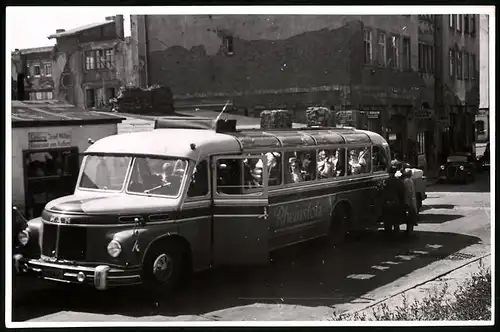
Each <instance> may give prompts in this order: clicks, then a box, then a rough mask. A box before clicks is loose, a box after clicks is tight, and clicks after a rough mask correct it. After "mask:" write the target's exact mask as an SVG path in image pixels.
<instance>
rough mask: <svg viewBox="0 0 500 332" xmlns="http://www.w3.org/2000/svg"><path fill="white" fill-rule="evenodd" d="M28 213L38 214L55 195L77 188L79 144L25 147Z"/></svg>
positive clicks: (25, 196)
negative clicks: (27, 148) (55, 146)
mask: <svg viewBox="0 0 500 332" xmlns="http://www.w3.org/2000/svg"><path fill="white" fill-rule="evenodd" d="M23 168H24V199H25V215H26V216H27V217H28V218H36V217H39V216H40V214H41V213H42V211H43V209H44V207H45V205H46V204H47V203H48V202H50V201H51V200H53V199H56V198H58V197H62V196H65V195H70V194H72V193H73V192H74V188H75V184H76V180H77V177H78V171H79V168H80V160H79V154H78V148H76V147H72V148H64V149H47V150H25V151H23Z"/></svg>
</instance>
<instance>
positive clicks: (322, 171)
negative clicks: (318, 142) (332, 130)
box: [318, 150, 334, 179]
mask: <svg viewBox="0 0 500 332" xmlns="http://www.w3.org/2000/svg"><path fill="white" fill-rule="evenodd" d="M333 176H334V166H333V163H332V162H331V161H330V158H327V155H326V151H325V150H320V151H319V152H318V179H327V178H330V177H333Z"/></svg>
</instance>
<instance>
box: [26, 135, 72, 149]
mask: <svg viewBox="0 0 500 332" xmlns="http://www.w3.org/2000/svg"><path fill="white" fill-rule="evenodd" d="M71 137H72V135H71V132H61V133H48V132H33V133H28V140H29V148H30V149H52V148H67V147H70V146H71Z"/></svg>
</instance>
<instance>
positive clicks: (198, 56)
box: [131, 15, 422, 108]
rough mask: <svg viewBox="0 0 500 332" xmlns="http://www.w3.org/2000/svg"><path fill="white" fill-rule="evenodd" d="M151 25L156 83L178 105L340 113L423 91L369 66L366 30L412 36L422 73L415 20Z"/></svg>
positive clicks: (246, 18)
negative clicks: (315, 107) (304, 107)
mask: <svg viewBox="0 0 500 332" xmlns="http://www.w3.org/2000/svg"><path fill="white" fill-rule="evenodd" d="M136 23H137V24H138V23H140V22H139V21H137V20H136V21H134V20H132V23H131V24H136ZM144 24H145V27H146V35H147V50H148V59H147V60H148V61H147V62H148V63H147V65H148V72H149V84H162V85H166V86H168V87H170V88H171V89H172V91H173V93H174V95H175V97H176V105H178V104H179V103H181V102H187V103H189V102H188V101H187V100H186V99H189V100H190V101H192V100H193V99H196V98H197V99H198V100H202V99H203V101H205V102H207V101H214V102H215V101H217V100H219V101H222V100H224V99H232V100H234V101H235V104H237V105H238V107H240V106H243V107H247V106H249V107H253V106H257V107H258V106H259V105H262V107H266V108H267V107H272V108H279V107H283V106H286V105H292V107H295V106H294V105H301V104H322V105H328V106H337V107H338V106H341V105H344V106H347V105H351V106H356V105H361V104H364V103H366V102H369V103H379V104H380V103H386V102H387V100H388V99H390V98H391V96H392V97H394V96H397V97H398V98H400V99H401V100H400V102H401V103H405V104H408V103H412V102H413V101H415V99H416V98H417V97H416V95H417V94H418V93H419V88H420V86H421V84H422V83H421V80H420V79H419V77H418V74H416V73H403V72H399V71H396V72H395V71H394V70H390V69H385V68H376V70H375V72H373V70H372V69H373V68H372V67H369V66H366V65H365V64H364V43H363V28H364V27H365V26H366V27H370V28H374V29H381V30H383V31H384V32H386V33H387V34H393V33H394V34H398V35H399V36H409V37H411V47H410V51H411V57H410V58H411V67H412V68H416V67H417V63H418V52H417V50H418V47H417V45H418V44H417V43H418V40H417V33H418V27H417V20H416V18H415V17H406V16H404V15H392V16H361V15H351V16H346V15H336V16H326V15H286V16H284V15H197V16H167V15H149V16H146V19H145V22H144ZM375 36H376V35H375V34H374V37H375ZM227 37H229V38H231V37H232V45H228V38H227ZM373 46H374V49H375V48H376V39H374V40H373ZM228 47H231V48H232V49H231V50H230V51H232V52H231V53H228ZM380 86H383V88H382V89H381V90H380ZM365 88H366V89H367V90H365ZM375 89H379V90H380V91H376V92H373V91H372V90H375ZM394 89H396V91H394ZM351 90H353V91H356V93H355V94H353V93H352V91H351ZM409 93H410V97H408V94H409ZM372 96H375V98H371V97H372ZM377 96H378V97H377ZM380 96H383V98H382V99H381V98H380ZM367 99H369V100H367ZM396 99H397V98H396Z"/></svg>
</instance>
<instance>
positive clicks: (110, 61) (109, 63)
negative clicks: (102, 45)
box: [105, 48, 115, 69]
mask: <svg viewBox="0 0 500 332" xmlns="http://www.w3.org/2000/svg"><path fill="white" fill-rule="evenodd" d="M105 57H106V68H108V69H112V68H114V67H115V53H114V52H113V49H111V48H110V49H107V50H106V54H105Z"/></svg>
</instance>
